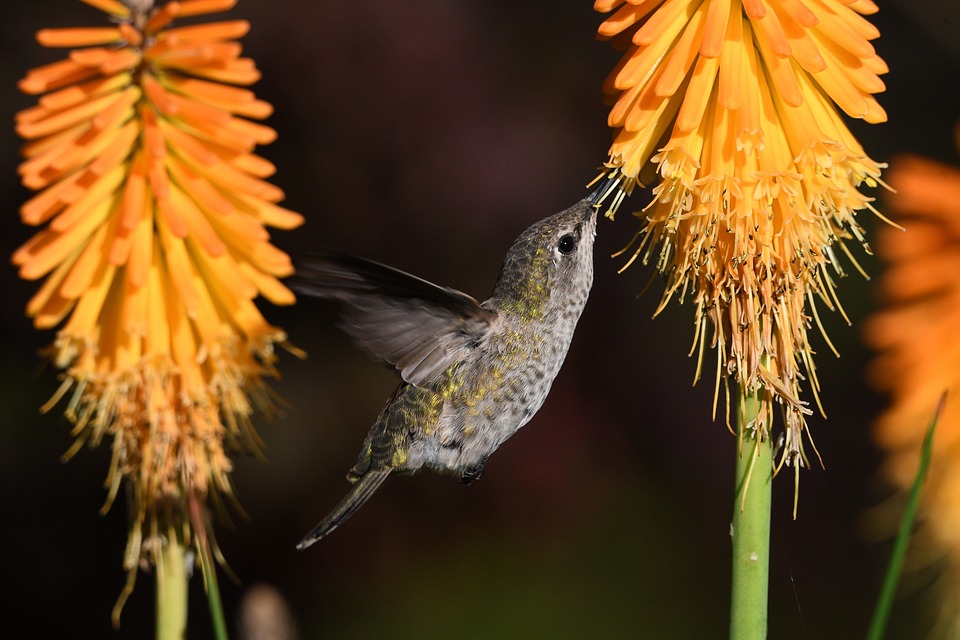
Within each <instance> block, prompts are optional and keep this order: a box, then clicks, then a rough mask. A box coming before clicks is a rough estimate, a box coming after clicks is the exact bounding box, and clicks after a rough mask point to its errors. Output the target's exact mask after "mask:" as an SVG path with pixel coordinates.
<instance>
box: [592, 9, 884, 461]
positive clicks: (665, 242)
mask: <svg viewBox="0 0 960 640" xmlns="http://www.w3.org/2000/svg"><path fill="white" fill-rule="evenodd" d="M594 7H595V8H596V9H597V10H598V11H604V12H607V11H613V10H614V9H616V11H615V12H614V13H613V14H612V15H611V16H610V17H608V18H607V19H606V21H605V22H604V23H603V24H601V25H600V29H599V35H600V37H602V38H613V39H614V43H615V44H617V45H622V46H623V47H625V48H626V49H627V51H626V53H625V55H624V56H623V59H622V60H621V61H620V63H619V64H618V65H617V67H616V68H615V69H614V71H613V72H612V73H611V74H610V77H609V78H608V79H607V82H606V85H605V87H604V89H605V92H606V93H607V94H608V96H609V98H610V102H611V104H612V105H613V106H612V109H611V111H610V116H609V124H610V126H611V127H612V128H613V129H614V130H615V133H614V141H613V145H612V146H611V148H610V158H609V161H608V162H607V165H606V166H607V171H606V172H605V174H606V175H607V176H608V177H610V178H613V179H615V180H619V193H617V194H616V195H615V197H614V198H613V204H612V205H611V211H610V212H609V214H608V215H610V216H611V217H612V215H613V213H614V212H615V211H616V208H617V207H618V206H619V204H620V202H621V200H622V199H623V197H624V196H625V195H627V194H629V193H630V192H631V191H632V190H633V189H634V188H635V187H636V185H638V184H643V183H653V182H656V186H655V187H654V188H653V200H652V202H651V203H650V204H649V205H647V206H646V207H645V208H644V209H643V211H640V212H638V213H637V214H636V215H637V217H639V218H640V219H641V221H642V222H641V229H640V230H639V232H638V233H637V235H636V237H635V240H634V243H633V247H632V250H633V254H632V258H630V260H629V262H628V263H627V264H630V263H632V262H633V261H634V260H635V259H637V258H640V259H641V261H642V262H643V263H644V264H647V263H649V262H651V261H652V262H654V263H655V264H656V267H657V269H658V270H659V271H660V272H661V273H663V274H664V275H665V276H666V280H667V282H666V290H665V293H664V295H663V301H662V303H661V307H660V308H661V309H662V308H663V306H665V305H666V304H667V302H668V301H669V300H670V299H671V298H673V297H674V296H678V297H679V298H680V299H681V300H682V299H683V298H684V297H686V296H687V295H690V296H691V297H692V298H693V304H694V306H695V315H696V319H695V337H694V346H693V349H692V350H691V354H692V353H694V352H697V353H698V367H697V374H696V377H697V378H698V379H699V377H700V368H701V366H702V359H703V353H704V350H705V347H706V344H707V342H709V343H710V345H711V346H712V347H714V348H715V349H716V354H717V359H716V372H717V384H718V386H719V380H720V378H721V377H724V378H726V377H731V378H733V380H734V381H735V382H736V384H737V385H738V387H739V388H740V390H741V391H742V392H743V393H744V394H748V395H752V394H753V393H754V392H755V391H759V393H760V398H761V408H760V413H759V424H758V425H757V426H759V427H760V431H759V433H760V434H761V435H763V436H769V434H770V431H769V429H770V425H771V421H772V417H773V416H772V409H773V405H774V403H777V404H781V405H782V406H783V411H784V416H785V422H786V433H785V442H784V447H783V450H782V451H783V454H782V458H781V460H780V463H781V464H782V463H783V462H786V463H787V464H791V465H793V464H795V465H797V467H799V466H801V465H805V464H807V462H806V458H805V455H804V451H803V442H802V438H801V434H802V431H803V430H804V425H805V418H804V415H805V414H808V413H810V410H809V409H808V408H807V406H806V403H805V402H802V401H801V400H800V386H801V380H803V379H804V377H806V378H808V379H809V382H810V386H811V387H812V389H813V391H814V395H815V397H816V392H817V388H818V384H819V383H818V381H817V377H816V371H815V369H814V363H813V350H812V349H811V346H810V342H809V340H808V335H807V330H808V329H809V328H810V326H811V322H810V320H811V318H810V317H809V316H808V315H807V313H806V309H807V303H808V302H809V304H810V306H809V311H810V313H811V314H812V316H813V320H814V321H816V322H817V324H818V325H819V319H818V318H817V310H816V308H815V306H814V298H815V297H816V298H819V299H820V301H821V302H822V303H823V304H825V305H826V306H827V307H828V308H831V309H832V308H834V307H839V301H838V300H837V297H836V294H835V292H834V287H835V283H834V278H835V276H836V275H843V269H842V267H841V266H840V264H839V262H838V261H837V259H836V258H837V253H838V252H843V253H846V254H847V255H848V256H849V255H850V254H849V252H848V250H847V248H846V246H845V245H844V240H845V239H849V238H855V239H856V240H858V241H860V242H863V229H862V228H861V226H860V225H859V224H858V223H857V221H856V219H855V216H856V213H857V211H859V210H861V209H864V208H866V209H871V210H873V207H872V206H871V205H870V200H871V199H870V198H867V197H866V196H863V195H862V194H860V193H859V192H858V191H857V189H858V187H859V186H860V185H861V184H862V183H864V182H866V183H867V184H868V185H870V186H875V185H876V183H877V181H878V179H879V175H880V168H881V165H879V164H877V163H876V162H874V161H872V160H871V159H870V158H868V157H867V156H866V155H865V154H864V152H863V149H862V148H861V147H860V145H859V144H858V143H857V141H856V139H854V137H853V135H852V134H851V133H850V132H849V130H848V129H847V127H846V126H845V125H844V123H843V120H842V119H841V117H840V116H839V114H838V113H837V111H836V108H835V107H834V103H836V104H837V105H839V106H840V108H842V109H843V110H844V111H845V112H846V113H847V115H849V116H852V117H856V118H863V119H865V120H866V121H868V122H882V121H884V120H885V119H886V115H885V113H884V111H883V109H882V108H881V107H880V105H879V104H878V103H877V101H876V100H875V99H874V98H873V96H872V94H873V93H876V92H878V91H882V90H883V88H884V85H883V82H882V81H881V80H880V78H879V75H880V74H883V73H885V72H886V71H887V67H886V65H885V64H884V62H883V61H882V60H881V59H880V58H879V57H878V56H877V55H876V53H875V51H874V48H873V46H872V45H871V44H870V40H872V39H874V38H876V37H877V36H878V35H879V34H878V32H877V31H876V29H875V28H874V27H873V26H872V25H871V24H870V23H869V22H867V21H866V20H865V19H864V18H862V17H861V15H860V14H868V13H873V12H874V11H876V6H875V5H874V4H873V3H872V2H871V0H853V1H847V0H627V1H626V2H624V1H623V0H597V1H596V3H595V5H594ZM626 250H628V249H625V251H626ZM854 264H856V263H854ZM828 265H829V267H830V270H828V269H827V266H828ZM857 268H859V266H858V267H857ZM831 271H832V272H833V273H831ZM708 323H709V325H711V326H712V327H713V335H712V337H709V336H708V329H707V325H708ZM827 342H828V344H829V340H828V341H827ZM804 372H805V374H804ZM818 402H819V401H818ZM714 409H716V402H714Z"/></svg>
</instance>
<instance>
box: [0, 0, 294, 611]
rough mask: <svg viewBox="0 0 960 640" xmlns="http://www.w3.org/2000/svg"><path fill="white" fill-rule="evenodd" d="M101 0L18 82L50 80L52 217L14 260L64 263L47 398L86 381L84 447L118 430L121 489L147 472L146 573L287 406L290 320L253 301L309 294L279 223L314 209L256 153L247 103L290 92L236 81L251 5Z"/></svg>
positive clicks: (45, 146) (76, 411)
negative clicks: (57, 54)
mask: <svg viewBox="0 0 960 640" xmlns="http://www.w3.org/2000/svg"><path fill="white" fill-rule="evenodd" d="M82 1H83V2H84V3H85V4H88V5H91V6H93V7H96V8H97V9H100V10H101V11H104V12H105V13H107V14H108V16H109V17H110V20H111V22H112V23H113V24H112V25H111V26H105V27H90V28H75V29H47V30H42V31H40V32H39V33H38V34H37V39H38V40H39V42H40V44H42V45H44V46H48V47H69V48H74V49H73V50H72V51H70V53H69V54H68V56H67V58H66V59H64V60H62V61H60V62H55V63H53V64H49V65H46V66H43V67H40V68H38V69H34V70H32V71H30V72H29V73H28V74H27V76H26V78H24V79H23V80H22V81H21V82H20V84H19V86H20V89H21V90H23V91H24V92H26V93H28V94H33V95H40V94H42V97H40V98H39V102H38V104H37V106H35V107H33V108H30V109H26V110H24V111H21V112H20V113H19V114H17V118H16V123H17V124H16V129H17V133H19V134H20V136H22V137H23V138H25V139H26V140H27V141H28V142H27V144H26V145H25V146H24V148H23V155H24V158H25V159H24V161H23V163H22V164H21V165H20V170H19V172H20V175H21V178H22V180H23V184H24V185H26V186H27V187H29V188H30V189H33V190H36V191H38V192H39V193H38V194H37V195H36V196H34V197H33V198H32V199H30V200H29V201H28V202H27V203H25V204H24V205H23V207H22V208H21V217H22V219H23V221H24V222H25V223H26V224H29V225H35V226H39V225H46V226H44V228H43V229H42V230H41V231H39V232H38V233H37V234H36V235H35V236H34V237H33V238H32V239H31V240H29V241H28V242H27V243H26V244H24V245H23V246H22V247H21V248H20V249H18V250H17V251H16V252H15V253H14V255H13V262H14V264H15V265H17V266H18V267H19V269H20V275H21V277H23V278H25V279H28V280H36V279H40V278H46V280H45V281H44V283H43V285H42V286H41V287H40V289H39V291H38V292H37V294H36V295H35V296H34V297H33V299H32V300H30V302H29V304H28V305H27V313H28V314H29V315H30V316H31V317H32V318H33V321H34V324H35V326H36V327H37V328H41V329H46V328H52V327H55V326H57V325H59V324H60V323H61V322H62V321H63V320H64V319H65V318H66V319H67V320H66V323H65V324H63V326H62V327H61V328H60V329H59V331H58V332H57V335H56V340H55V342H54V344H53V345H52V347H51V349H50V356H51V358H52V359H53V362H54V363H55V364H56V366H57V367H58V368H60V369H63V370H64V371H65V375H64V380H63V384H62V385H61V387H60V390H59V391H58V392H57V394H56V395H55V397H54V398H53V399H52V400H51V401H50V403H49V404H48V405H47V406H46V407H45V409H49V408H51V407H52V406H53V405H54V404H56V403H57V402H58V401H59V400H60V399H61V398H62V397H67V398H68V403H67V407H66V415H67V416H68V418H70V420H71V421H73V422H74V423H75V425H76V426H75V428H74V433H75V434H76V436H77V441H76V445H75V446H74V447H73V449H72V450H71V452H70V453H71V454H72V453H73V452H75V451H76V450H77V449H79V448H80V446H81V445H82V444H83V443H85V442H87V443H90V444H93V445H96V444H98V443H99V442H101V441H102V439H103V438H105V437H109V438H112V442H113V444H112V451H113V459H112V463H111V469H110V473H109V476H108V479H107V485H108V487H109V497H108V500H107V505H106V506H105V508H106V507H108V506H109V504H110V503H111V502H112V501H113V499H114V497H115V496H116V494H117V491H118V489H119V487H120V485H121V483H122V482H123V481H124V480H126V481H127V482H128V483H129V485H130V489H131V491H130V495H131V496H132V498H133V499H132V509H133V513H132V517H131V523H132V524H131V528H130V535H129V542H128V546H127V551H126V554H125V558H124V567H125V568H126V569H127V571H128V572H129V580H128V588H127V590H126V592H129V589H130V588H132V585H133V580H134V577H135V575H136V569H137V566H138V564H139V563H140V561H141V559H143V560H145V561H151V562H154V563H155V562H156V558H157V554H158V553H159V551H158V549H159V547H160V546H161V545H162V543H163V539H164V536H169V535H180V536H182V538H183V539H184V540H183V541H184V542H189V540H190V530H191V526H192V527H193V531H194V533H195V534H197V535H206V534H207V533H208V532H207V530H206V526H207V525H206V522H205V520H206V516H205V515H203V514H205V513H206V511H205V509H204V510H200V509H196V508H195V507H197V505H198V504H199V505H204V504H205V501H206V498H207V497H208V495H210V494H212V493H222V494H230V492H231V488H230V479H229V473H230V470H231V466H232V465H231V461H230V459H229V458H228V457H227V454H226V452H225V449H224V447H225V444H229V445H237V446H241V447H245V448H248V449H254V450H255V449H256V448H257V443H258V438H257V436H256V434H255V433H254V431H253V428H252V426H251V424H250V416H251V414H252V412H253V409H254V406H257V407H259V408H260V409H262V410H266V411H269V410H270V409H271V407H272V403H271V400H270V398H269V390H268V389H267V388H266V386H265V385H264V382H263V377H264V376H272V375H275V374H276V371H275V369H274V361H275V355H274V352H273V345H274V344H275V343H278V342H281V343H282V342H284V341H285V335H284V333H283V331H282V330H280V329H279V328H277V327H273V326H271V325H269V324H268V323H267V322H266V321H265V320H264V318H263V316H262V315H261V314H260V312H259V311H258V309H257V307H256V306H255V304H254V302H253V301H254V299H255V298H256V297H257V296H258V295H259V294H262V295H263V296H264V297H265V298H267V299H268V300H270V301H271V302H273V303H274V304H281V305H286V304H292V303H293V302H294V296H293V294H292V293H291V292H290V291H289V290H288V289H287V288H286V287H285V286H284V285H283V284H281V283H280V281H279V280H278V278H280V277H283V276H286V275H289V274H290V273H291V272H292V271H293V267H292V265H291V262H290V259H289V257H288V256H287V255H286V254H285V253H283V252H282V251H280V250H278V249H277V248H275V247H274V246H273V245H272V244H271V243H270V241H269V240H270V236H269V234H268V232H267V230H266V228H265V227H266V226H273V227H278V228H282V229H291V228H294V227H296V226H298V225H300V224H301V223H302V222H303V218H302V217H301V216H300V215H299V214H297V213H294V212H292V211H288V210H286V209H283V208H281V207H279V206H277V205H276V204H275V203H276V202H278V201H279V200H281V199H282V198H283V192H282V191H281V190H280V189H278V188H277V187H275V186H273V185H271V184H270V183H268V182H266V181H265V180H264V179H265V178H267V177H269V176H270V175H271V174H272V173H273V172H274V167H273V165H272V164H271V163H270V162H268V161H267V160H265V159H264V158H261V157H259V156H257V155H254V154H253V153H252V150H253V149H254V148H255V147H256V146H257V145H258V144H266V143H269V142H271V141H272V140H273V139H274V138H275V137H276V134H275V132H274V131H273V129H271V128H269V127H266V126H264V125H261V124H257V123H254V122H251V121H250V120H249V119H248V118H254V119H262V118H265V117H267V116H269V115H270V113H271V112H272V108H271V106H270V105H269V104H267V103H266V102H263V101H261V100H257V99H256V97H255V96H254V94H253V93H252V92H251V91H249V90H246V89H243V88H240V87H238V86H233V85H249V84H251V83H253V82H255V81H256V80H257V79H258V78H259V76H260V74H259V72H258V71H257V69H256V66H255V65H254V62H253V61H252V60H250V59H248V58H243V57H241V47H240V45H239V44H238V43H237V42H235V41H234V40H235V39H237V38H240V37H242V36H243V35H244V34H246V33H247V31H248V29H249V24H248V23H247V22H245V21H242V20H234V21H226V22H214V23H210V24H196V25H190V26H181V27H175V26H172V24H171V23H172V21H173V20H174V19H175V18H185V17H190V16H197V15H201V14H208V13H214V12H219V11H224V10H226V9H229V8H231V7H232V6H233V5H234V4H235V1H236V0H181V1H180V2H166V3H164V4H162V5H159V4H158V6H154V2H153V1H152V0H127V1H126V2H119V1H117V0H82ZM197 514H200V515H197ZM121 600H122V598H121Z"/></svg>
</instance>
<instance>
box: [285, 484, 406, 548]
mask: <svg viewBox="0 0 960 640" xmlns="http://www.w3.org/2000/svg"><path fill="white" fill-rule="evenodd" d="M390 471H391V469H377V470H376V471H373V470H371V471H367V472H366V473H365V474H363V475H362V476H360V479H359V480H357V483H356V484H355V485H353V487H352V488H351V489H350V492H349V493H348V494H347V495H346V497H345V498H344V499H343V500H341V501H340V504H338V505H337V506H335V507H334V508H333V511H331V512H330V513H328V514H327V516H326V517H325V518H324V519H323V520H321V521H320V524H318V525H317V526H315V527H314V528H313V529H312V530H311V531H310V533H308V534H307V535H305V536H304V537H303V540H301V541H300V542H298V543H297V549H299V550H300V551H303V550H304V549H306V548H307V547H309V546H310V545H312V544H313V543H314V542H316V541H318V540H320V539H321V538H323V537H324V536H326V535H327V534H329V533H330V532H331V531H333V530H334V529H336V528H337V527H338V526H340V523H342V522H343V521H344V520H346V519H347V518H349V517H350V516H352V515H353V513H354V512H355V511H356V510H357V509H359V508H360V507H362V506H363V504H364V503H365V502H366V501H367V500H369V499H370V496H372V495H373V493H374V491H376V490H377V489H378V488H379V487H380V485H381V484H383V481H384V480H386V479H387V476H389V475H390Z"/></svg>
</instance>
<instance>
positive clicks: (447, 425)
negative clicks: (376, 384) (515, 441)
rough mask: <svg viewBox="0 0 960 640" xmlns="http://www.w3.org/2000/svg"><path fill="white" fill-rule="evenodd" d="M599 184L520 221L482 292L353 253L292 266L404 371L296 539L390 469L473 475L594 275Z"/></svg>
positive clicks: (552, 372) (512, 426)
mask: <svg viewBox="0 0 960 640" xmlns="http://www.w3.org/2000/svg"><path fill="white" fill-rule="evenodd" d="M602 191H603V188H601V189H598V190H597V191H595V192H594V194H593V195H591V196H590V197H588V198H586V199H584V200H582V201H580V202H579V203H577V204H575V205H574V206H572V207H570V208H569V209H567V210H565V211H562V212H560V213H558V214H556V215H553V216H550V217H549V218H546V219H544V220H541V221H540V222H538V223H536V224H534V225H533V226H531V227H530V228H529V229H527V230H526V231H524V232H523V233H522V234H521V235H520V237H519V238H517V239H516V241H515V242H514V243H513V246H512V247H510V250H509V251H508V252H507V257H506V260H505V261H504V263H503V267H502V269H501V271H500V277H499V279H498V281H497V284H496V287H495V288H494V290H493V295H491V296H490V298H489V299H487V300H486V301H484V302H482V303H481V302H477V301H476V300H475V299H473V298H472V297H470V296H468V295H467V294H465V293H461V292H460V291H457V290H455V289H450V288H446V287H440V286H437V285H435V284H432V283H430V282H427V281H426V280H421V279H420V278H417V277H415V276H412V275H410V274H407V273H404V272H402V271H398V270H396V269H393V268H391V267H387V266H384V265H382V264H378V263H376V262H370V261H368V260H363V259H361V258H355V257H350V256H344V255H339V254H331V253H323V254H319V255H316V256H313V257H312V260H310V261H309V262H305V263H304V264H303V265H301V266H300V268H299V269H298V274H297V275H298V278H297V280H296V281H295V282H293V283H291V284H292V286H293V287H294V288H295V289H297V290H298V291H300V292H301V293H304V294H307V295H311V296H317V297H320V298H332V299H336V300H338V301H340V302H341V303H342V305H343V311H342V314H341V315H342V317H343V320H344V323H343V329H344V330H345V331H346V332H347V333H348V334H349V335H350V336H351V337H353V338H354V340H356V341H357V342H358V343H359V344H360V345H361V347H363V348H364V349H366V350H367V351H369V352H370V353H371V354H372V355H373V356H375V357H377V358H379V359H381V360H384V361H386V362H387V363H389V364H391V365H393V366H394V367H395V368H396V369H397V370H398V371H399V372H400V375H401V377H402V378H403V382H401V384H400V386H399V387H398V388H397V390H396V391H395V392H394V393H393V395H392V396H391V397H390V399H389V400H388V401H387V404H386V406H384V408H383V409H382V410H381V412H380V415H379V417H378V418H377V420H376V422H375V423H374V424H373V427H371V429H370V433H369V434H368V435H367V439H366V440H365V441H364V443H363V448H362V449H361V451H360V456H359V458H358V459H357V463H356V464H355V465H354V466H353V468H352V469H351V470H350V472H349V474H348V475H347V478H348V480H349V481H350V482H352V483H354V484H353V487H352V488H351V490H350V492H349V493H348V494H347V496H346V497H345V498H344V499H343V500H342V501H341V502H340V503H339V504H338V505H337V506H336V507H334V508H333V510H332V511H331V512H330V513H329V514H328V515H327V516H326V517H325V518H324V519H323V520H321V521H320V523H319V524H318V525H317V526H316V527H314V529H313V530H312V531H310V533H308V534H307V535H306V536H305V537H304V538H303V540H301V541H300V543H299V544H298V545H297V548H298V549H306V548H307V547H309V546H310V545H312V544H313V543H315V542H316V541H318V540H320V539H321V538H323V537H324V536H326V535H327V534H329V533H330V532H331V531H333V530H334V529H335V528H337V526H339V525H340V524H341V523H342V522H343V521H344V520H346V519H347V518H348V517H350V516H351V515H352V514H353V513H354V512H355V511H356V510H357V509H359V508H360V507H361V506H362V505H363V504H364V503H365V502H366V501H367V500H368V499H369V498H370V496H371V495H372V494H373V492H374V491H376V490H377V488H378V487H379V486H380V485H381V484H382V483H383V481H384V480H386V479H387V476H389V475H390V474H391V473H394V472H412V471H416V470H417V469H419V468H421V467H423V466H426V467H429V468H431V469H434V470H437V471H440V472H445V473H450V474H454V475H458V476H460V479H461V481H462V482H464V483H469V482H471V481H473V480H476V479H478V478H479V477H480V475H481V473H482V472H483V467H484V463H485V462H486V461H487V458H489V457H490V454H492V453H493V452H494V451H495V450H496V449H497V447H499V446H500V445H501V444H503V442H504V441H505V440H506V439H507V438H509V437H510V436H512V435H513V434H514V433H516V432H517V430H518V429H520V427H522V426H523V425H525V424H526V423H527V422H528V421H529V420H530V418H532V417H533V414H535V413H536V412H537V410H538V409H540V406H541V405H542V404H543V402H544V400H545V399H546V397H547V393H548V392H549V391H550V386H551V385H552V384H553V379H554V378H555V377H556V375H557V372H558V371H559V370H560V365H561V364H563V360H564V358H565V357H566V355H567V348H568V347H569V346H570V340H571V339H572V338H573V330H574V329H575V328H576V325H577V321H578V320H579V319H580V313H581V312H582V311H583V307H584V305H585V304H586V302H587V296H588V295H589V293H590V287H591V285H592V284H593V241H594V236H595V235H596V227H597V206H599V205H596V204H594V202H595V199H596V196H597V194H598V192H602ZM601 195H602V194H601Z"/></svg>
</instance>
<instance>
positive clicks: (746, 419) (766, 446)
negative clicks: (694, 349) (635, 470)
mask: <svg viewBox="0 0 960 640" xmlns="http://www.w3.org/2000/svg"><path fill="white" fill-rule="evenodd" d="M759 408H760V402H759V399H758V397H757V396H756V395H752V396H748V395H746V394H745V393H743V392H742V391H741V394H740V411H739V412H738V413H739V422H738V430H737V431H738V434H739V435H738V437H737V469H736V499H735V501H734V507H733V524H732V526H731V529H730V536H731V538H732V540H733V582H732V597H731V603H730V638H731V640H764V639H765V638H766V637H767V590H768V582H769V567H770V497H771V488H772V486H773V464H772V463H773V445H772V443H771V441H770V434H769V431H768V429H769V425H765V429H766V431H765V429H764V428H758V425H757V412H758V410H759Z"/></svg>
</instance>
